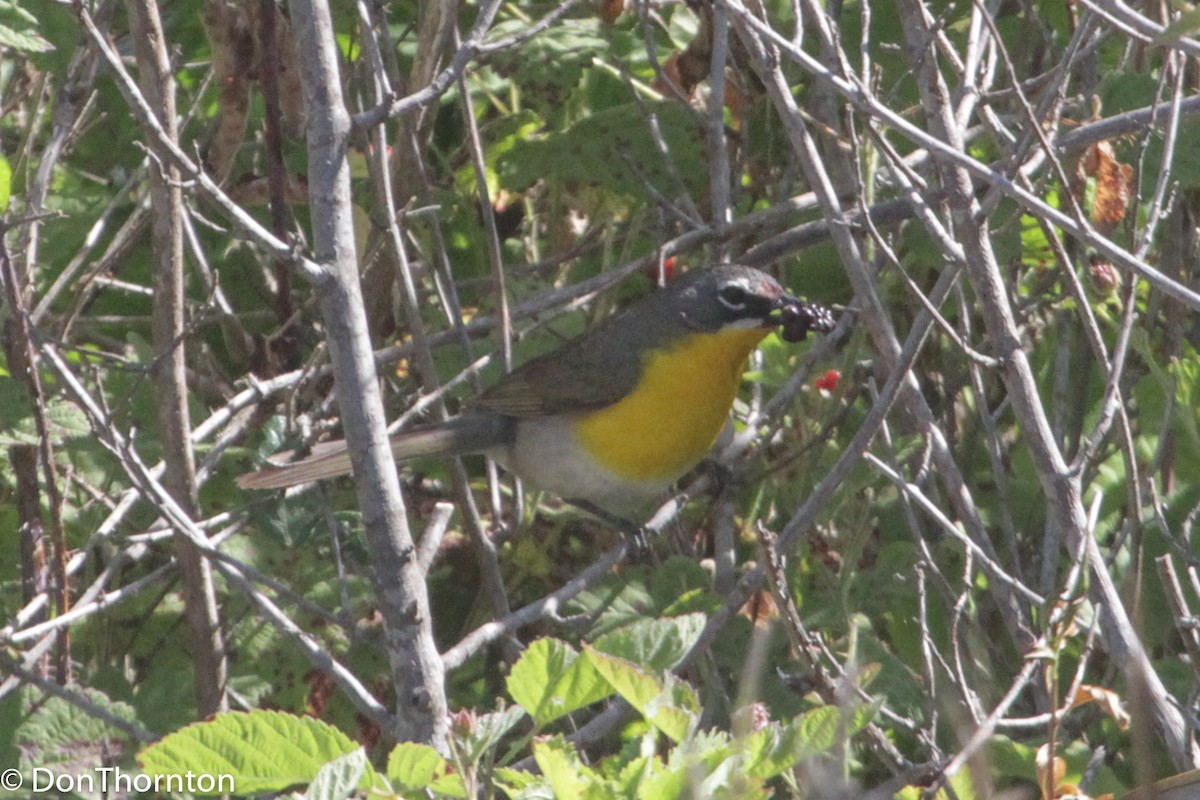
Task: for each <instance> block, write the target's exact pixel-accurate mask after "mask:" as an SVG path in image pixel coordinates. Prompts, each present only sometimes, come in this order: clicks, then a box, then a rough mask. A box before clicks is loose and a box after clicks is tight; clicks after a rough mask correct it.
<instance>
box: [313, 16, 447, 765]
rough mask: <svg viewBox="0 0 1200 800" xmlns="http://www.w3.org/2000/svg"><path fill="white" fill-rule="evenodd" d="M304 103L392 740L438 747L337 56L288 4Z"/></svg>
mask: <svg viewBox="0 0 1200 800" xmlns="http://www.w3.org/2000/svg"><path fill="white" fill-rule="evenodd" d="M291 14H292V22H293V27H294V29H295V33H296V41H297V44H298V47H299V50H300V51H301V52H303V53H305V54H307V57H306V58H304V59H303V60H302V67H303V76H302V77H303V83H304V92H305V97H306V98H307V101H308V109H309V115H308V120H309V122H308V168H309V198H310V207H311V210H312V226H313V234H312V241H313V247H314V251H315V256H316V261H317V263H318V264H320V265H321V266H322V267H323V269H324V270H325V274H324V276H323V277H322V278H321V279H319V280H318V282H317V287H316V288H317V294H318V296H319V299H320V304H321V313H322V316H323V317H324V320H325V325H326V328H327V336H328V339H329V349H330V356H331V359H332V363H333V373H334V378H335V380H336V381H337V395H338V406H339V408H340V409H341V415H342V423H343V426H344V429H345V435H346V441H347V444H348V446H349V449H350V459H351V462H352V463H353V465H354V475H355V478H356V485H357V487H358V500H359V506H360V508H361V509H362V514H363V525H364V527H365V528H366V535H367V541H368V545H369V546H370V548H371V553H372V557H373V560H374V569H373V571H372V578H373V580H374V582H375V589H376V594H377V595H378V598H379V603H380V610H381V611H382V614H383V618H384V624H385V628H386V632H387V641H388V657H389V660H390V663H391V667H392V677H393V681H394V684H395V688H396V697H397V708H396V714H397V730H394V731H392V732H391V733H392V734H393V735H394V736H395V737H396V738H397V739H400V740H413V741H419V742H426V743H430V744H433V745H435V746H438V747H442V746H444V743H445V737H446V732H447V724H448V720H447V716H446V698H445V691H444V687H443V685H442V684H443V671H444V668H443V665H442V661H441V658H440V656H439V655H438V653H437V649H436V647H435V645H434V642H433V633H432V631H431V629H430V618H429V599H428V596H427V594H426V589H425V584H424V581H423V579H422V576H421V572H420V568H419V565H418V564H417V559H416V557H415V550H414V547H413V541H412V536H411V534H410V532H409V529H408V521H407V520H406V518H405V515H404V501H403V500H402V498H401V497H400V483H399V480H398V478H397V476H396V467H395V463H394V461H393V460H392V456H391V450H390V448H389V447H388V443H387V430H386V425H385V420H384V414H383V403H382V400H381V398H380V394H379V388H378V385H377V384H376V378H375V363H374V359H373V358H372V355H371V343H370V337H369V334H368V331H367V318H366V313H365V310H364V307H363V297H362V289H361V287H360V286H359V279H358V263H357V255H356V252H355V243H354V228H353V220H352V216H351V212H352V206H351V200H350V165H349V163H348V162H347V160H346V151H347V147H348V144H349V136H350V115H349V113H348V112H347V110H346V106H345V103H344V101H343V99H342V91H341V76H340V75H339V73H338V51H337V45H336V42H335V40H334V34H333V23H332V20H331V19H330V13H329V7H328V5H327V4H326V3H325V2H323V0H298V2H294V3H292V4H291Z"/></svg>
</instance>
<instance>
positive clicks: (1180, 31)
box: [1150, 8, 1200, 45]
mask: <svg viewBox="0 0 1200 800" xmlns="http://www.w3.org/2000/svg"><path fill="white" fill-rule="evenodd" d="M1196 31H1200V8H1193V9H1191V10H1189V11H1185V12H1184V13H1182V14H1180V15H1179V18H1178V19H1176V20H1175V21H1174V22H1172V23H1171V24H1170V25H1168V26H1167V27H1165V28H1163V31H1162V33H1160V34H1159V35H1158V36H1155V37H1154V38H1153V39H1151V40H1150V44H1154V45H1162V44H1167V43H1170V42H1174V41H1175V40H1177V39H1182V38H1183V37H1185V36H1191V35H1192V34H1194V33H1195V32H1196Z"/></svg>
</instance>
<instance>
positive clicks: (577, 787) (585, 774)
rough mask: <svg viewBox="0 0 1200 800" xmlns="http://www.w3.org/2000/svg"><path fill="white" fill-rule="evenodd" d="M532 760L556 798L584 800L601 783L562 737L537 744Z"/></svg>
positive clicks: (534, 744)
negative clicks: (581, 798) (580, 798)
mask: <svg viewBox="0 0 1200 800" xmlns="http://www.w3.org/2000/svg"><path fill="white" fill-rule="evenodd" d="M533 759H534V761H536V762H537V765H538V769H540V770H541V771H542V775H544V776H545V777H546V781H547V782H548V783H549V784H550V786H551V787H552V788H553V789H554V796H555V797H582V796H583V795H584V794H585V793H586V792H587V791H588V790H589V789H590V788H591V787H593V786H595V785H596V784H597V783H599V782H600V781H601V779H600V776H598V775H597V774H596V773H595V772H593V771H592V769H591V768H589V767H588V766H587V765H586V764H584V763H583V761H582V760H581V759H580V758H579V753H578V752H577V751H576V750H575V746H574V745H572V744H571V743H570V742H568V741H567V740H566V739H564V738H563V737H561V736H555V737H552V738H549V739H540V740H538V741H536V742H534V743H533Z"/></svg>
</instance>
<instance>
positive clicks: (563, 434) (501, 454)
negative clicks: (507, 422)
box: [488, 417, 680, 522]
mask: <svg viewBox="0 0 1200 800" xmlns="http://www.w3.org/2000/svg"><path fill="white" fill-rule="evenodd" d="M488 455H490V456H491V457H492V458H494V459H495V460H496V461H498V462H500V464H502V465H503V466H504V467H505V468H506V469H508V470H510V471H511V472H514V473H516V474H518V475H520V476H521V477H522V478H523V479H524V480H525V481H527V482H528V483H529V484H530V485H531V486H533V487H535V488H537V489H541V490H543V491H547V492H553V493H554V494H556V495H558V496H559V497H561V498H563V499H564V500H586V501H588V502H589V503H594V504H595V505H597V506H599V507H600V508H602V509H604V510H605V511H609V512H611V513H613V514H617V515H619V516H622V517H628V518H630V519H631V520H632V521H635V522H640V521H641V518H640V516H639V512H640V513H643V514H644V512H646V511H647V510H649V509H648V507H649V505H650V503H651V502H653V501H654V500H656V499H657V498H659V497H660V496H662V495H663V494H664V493H665V492H666V491H667V490H668V489H669V488H671V484H673V483H674V482H675V481H676V480H677V479H678V478H679V477H680V476H679V475H669V476H665V477H663V478H662V479H659V480H655V481H652V482H642V481H631V480H627V479H625V478H622V477H620V476H619V475H616V474H614V473H613V472H612V471H610V470H609V469H607V468H605V467H604V466H602V465H600V464H598V463H596V461H595V460H594V459H592V457H591V456H589V455H588V454H587V453H586V452H584V450H583V448H582V447H581V446H580V443H579V439H578V438H577V437H576V435H575V431H574V429H573V428H572V425H571V423H570V422H569V421H568V420H566V419H565V418H563V417H537V418H531V419H523V420H521V421H520V422H519V423H518V424H517V434H516V441H515V442H514V444H513V445H512V447H507V448H503V450H500V449H497V450H495V451H491V452H489V453H488Z"/></svg>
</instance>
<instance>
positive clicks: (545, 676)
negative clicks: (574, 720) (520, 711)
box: [508, 639, 612, 725]
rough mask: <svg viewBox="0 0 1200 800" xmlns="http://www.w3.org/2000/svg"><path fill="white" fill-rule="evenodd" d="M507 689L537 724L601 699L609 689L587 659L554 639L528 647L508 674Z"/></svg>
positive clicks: (547, 721)
mask: <svg viewBox="0 0 1200 800" xmlns="http://www.w3.org/2000/svg"><path fill="white" fill-rule="evenodd" d="M508 692H509V694H510V695H511V696H512V698H513V700H515V701H517V702H518V703H520V704H521V705H522V706H523V707H524V708H525V710H526V711H528V712H529V715H530V716H531V717H533V719H534V721H535V722H537V723H538V725H545V724H547V723H549V722H552V721H553V720H556V719H558V718H559V717H562V716H564V715H565V714H569V713H571V712H572V711H575V710H576V709H579V708H583V707H584V706H587V705H591V704H592V703H594V702H596V701H597V700H603V699H604V698H605V697H608V696H609V695H610V694H612V689H611V688H610V687H609V686H608V685H607V684H606V683H605V682H604V680H603V679H602V678H601V677H600V675H599V674H598V673H597V672H596V670H595V667H593V666H592V664H591V662H590V661H589V660H588V659H586V658H580V657H579V653H577V652H575V650H574V649H572V648H571V646H570V645H569V644H567V643H566V642H562V641H559V640H557V639H539V640H537V641H536V642H534V643H533V644H531V645H530V646H529V648H528V649H527V650H526V651H525V652H524V654H522V656H521V659H520V660H519V661H517V663H516V664H514V665H513V668H512V671H511V672H509V675H508Z"/></svg>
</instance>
